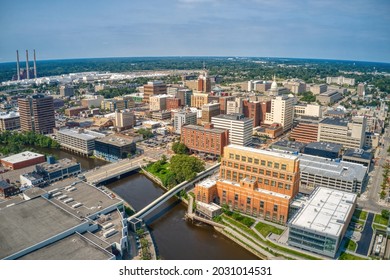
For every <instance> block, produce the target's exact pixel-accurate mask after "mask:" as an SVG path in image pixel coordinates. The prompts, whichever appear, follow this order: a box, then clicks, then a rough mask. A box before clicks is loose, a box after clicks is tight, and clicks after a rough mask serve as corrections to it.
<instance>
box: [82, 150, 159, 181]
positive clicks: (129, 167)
mask: <svg viewBox="0 0 390 280" xmlns="http://www.w3.org/2000/svg"><path fill="white" fill-rule="evenodd" d="M149 161H154V159H152V158H149V157H147V156H139V157H137V158H134V159H123V160H120V161H118V162H113V163H110V164H106V165H103V166H100V167H97V168H95V169H93V170H91V171H88V172H86V173H84V176H85V179H86V180H87V182H88V183H91V184H94V185H98V184H101V183H103V182H105V181H108V180H110V179H113V178H116V177H120V176H121V175H123V174H125V173H129V172H132V171H135V170H138V169H140V168H141V166H144V165H146V164H147V163H148V162H149Z"/></svg>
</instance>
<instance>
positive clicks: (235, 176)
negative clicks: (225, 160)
mask: <svg viewBox="0 0 390 280" xmlns="http://www.w3.org/2000/svg"><path fill="white" fill-rule="evenodd" d="M233 181H237V172H235V171H233Z"/></svg>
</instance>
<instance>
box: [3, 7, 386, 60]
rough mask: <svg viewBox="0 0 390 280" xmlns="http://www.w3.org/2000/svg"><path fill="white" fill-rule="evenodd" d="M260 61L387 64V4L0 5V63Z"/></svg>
mask: <svg viewBox="0 0 390 280" xmlns="http://www.w3.org/2000/svg"><path fill="white" fill-rule="evenodd" d="M34 48H35V49H36V51H37V59H38V60H41V59H61V58H83V57H128V56H260V57H297V58H329V59H346V60H349V59H350V60H362V61H379V62H390V1H389V0H353V1H352V0H351V1H349V0H316V1H315V0H312V1H310V0H171V1H165V0H160V1H155V0H143V1H142V0H128V1H125V0H122V1H119V0H110V1H108V0H104V1H101V0H93V1H91V0H78V1H74V0H67V1H56V0H52V1H49V0H47V1H43V0H34V1H31V0H30V1H27V0H18V1H14V0H0V62H5V61H15V50H16V49H19V52H22V56H21V60H24V51H25V50H26V49H29V50H31V55H32V49H34Z"/></svg>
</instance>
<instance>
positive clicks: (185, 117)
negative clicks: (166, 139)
mask: <svg viewBox="0 0 390 280" xmlns="http://www.w3.org/2000/svg"><path fill="white" fill-rule="evenodd" d="M196 122H197V113H196V112H189V111H180V112H176V113H175V115H174V117H173V126H174V130H175V133H177V134H181V128H182V126H183V125H186V124H196Z"/></svg>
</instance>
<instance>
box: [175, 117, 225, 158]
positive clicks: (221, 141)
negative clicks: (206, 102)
mask: <svg viewBox="0 0 390 280" xmlns="http://www.w3.org/2000/svg"><path fill="white" fill-rule="evenodd" d="M181 142H182V143H184V144H185V145H186V146H187V148H188V149H189V150H190V152H194V153H205V154H209V155H214V156H221V155H222V154H223V148H224V147H225V146H227V145H228V143H229V130H227V129H218V128H214V126H213V125H212V124H206V125H205V127H202V126H197V125H185V126H183V127H182V133H181Z"/></svg>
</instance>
